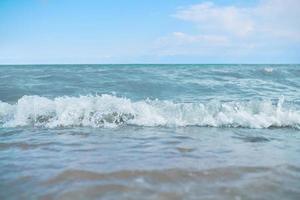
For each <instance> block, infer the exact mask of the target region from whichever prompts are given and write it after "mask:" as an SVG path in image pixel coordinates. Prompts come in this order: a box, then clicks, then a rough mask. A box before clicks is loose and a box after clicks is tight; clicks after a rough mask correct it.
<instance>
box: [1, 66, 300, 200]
mask: <svg viewBox="0 0 300 200" xmlns="http://www.w3.org/2000/svg"><path fill="white" fill-rule="evenodd" d="M299 134H300V65H187V64H182V65H18V66H12V65H11V66H4V65H3V66H0V198H1V199H99V198H104V199H141V198H142V199H199V198H200V199H299V198H300V157H299V155H300V135H299Z"/></svg>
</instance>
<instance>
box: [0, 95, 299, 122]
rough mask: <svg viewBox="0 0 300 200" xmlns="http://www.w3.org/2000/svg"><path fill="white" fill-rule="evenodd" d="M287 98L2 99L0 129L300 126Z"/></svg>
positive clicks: (88, 97) (64, 97) (26, 97)
mask: <svg viewBox="0 0 300 200" xmlns="http://www.w3.org/2000/svg"><path fill="white" fill-rule="evenodd" d="M284 104H285V103H284V98H283V97H282V98H280V99H279V100H278V101H276V102H274V101H271V100H253V101H232V102H218V101H210V102H206V103H201V102H195V103H175V102H172V101H161V100H149V99H147V100H142V101H132V100H130V99H127V98H121V97H117V96H113V95H107V94H103V95H96V96H79V97H69V96H63V97H57V98H54V99H49V98H46V97H41V96H23V97H22V98H20V99H19V100H18V101H17V103H16V104H8V103H5V102H1V101H0V127H1V126H2V127H18V126H35V127H46V128H55V127H73V126H88V127H118V126H122V125H136V126H208V127H243V128H270V127H293V128H299V127H300V110H299V109H297V108H296V107H292V106H290V107H287V106H284Z"/></svg>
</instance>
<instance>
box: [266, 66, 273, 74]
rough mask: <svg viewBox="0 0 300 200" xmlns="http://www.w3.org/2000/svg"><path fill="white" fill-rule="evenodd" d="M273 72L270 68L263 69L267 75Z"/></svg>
mask: <svg viewBox="0 0 300 200" xmlns="http://www.w3.org/2000/svg"><path fill="white" fill-rule="evenodd" d="M273 70H274V69H273V68H272V67H265V68H264V71H265V72H267V73H272V72H273Z"/></svg>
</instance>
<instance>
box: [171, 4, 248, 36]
mask: <svg viewBox="0 0 300 200" xmlns="http://www.w3.org/2000/svg"><path fill="white" fill-rule="evenodd" d="M249 15H251V12H250V10H249V9H246V8H237V7H234V6H225V7H218V6H216V5H215V4H213V3H212V2H205V3H202V4H197V5H192V6H189V7H187V8H182V9H179V10H178V12H177V13H176V14H175V15H174V16H175V17H176V18H178V19H182V20H186V21H191V22H195V23H196V24H198V25H199V28H200V30H201V31H205V32H215V31H218V30H222V31H226V32H229V33H233V34H236V35H238V36H245V35H247V34H248V33H250V32H251V31H253V28H254V27H253V26H254V25H253V21H252V20H251V17H250V16H249Z"/></svg>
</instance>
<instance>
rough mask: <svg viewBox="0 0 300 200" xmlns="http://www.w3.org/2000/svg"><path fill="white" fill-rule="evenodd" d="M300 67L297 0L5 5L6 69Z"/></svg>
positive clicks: (1, 58) (1, 37)
mask: <svg viewBox="0 0 300 200" xmlns="http://www.w3.org/2000/svg"><path fill="white" fill-rule="evenodd" d="M42 63H45V64H48V63H50V64H51V63H300V1H299V0H253V1H251V0H249V1H242V0H240V1H238V0H231V1H230V0H228V1H226V0H219V1H201V0H197V1H196V0H163V1H162V0H157V1H149V0H147V1H146V0H127V1H125V0H118V1H113V0H26V1H25V0H1V1H0V64H42Z"/></svg>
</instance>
